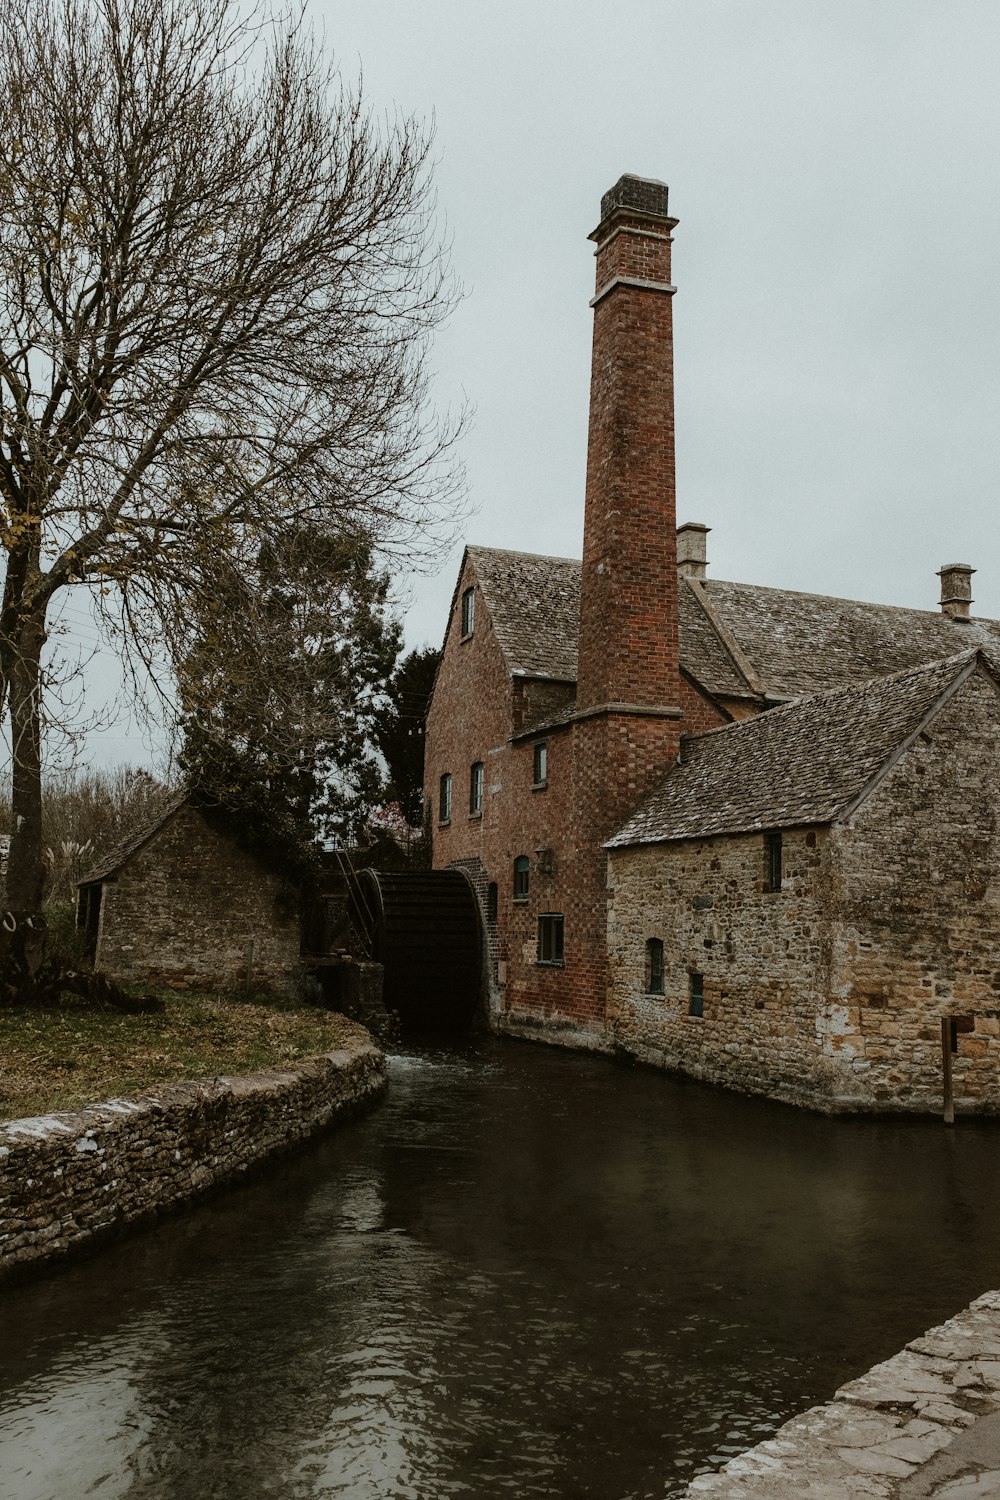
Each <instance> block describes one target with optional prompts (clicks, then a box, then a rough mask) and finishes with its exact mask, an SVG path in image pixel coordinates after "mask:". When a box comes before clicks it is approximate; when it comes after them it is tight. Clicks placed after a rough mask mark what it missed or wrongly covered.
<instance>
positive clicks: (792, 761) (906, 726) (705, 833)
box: [606, 649, 988, 848]
mask: <svg viewBox="0 0 1000 1500" xmlns="http://www.w3.org/2000/svg"><path fill="white" fill-rule="evenodd" d="M982 660H984V657H983V653H982V652H980V651H978V650H975V649H972V650H967V651H962V652H959V653H958V654H957V655H955V656H950V657H948V658H946V659H945V660H943V661H934V662H930V663H925V664H924V665H922V666H920V667H915V668H910V669H909V670H907V671H905V672H895V673H893V674H891V675H890V676H885V677H876V678H873V679H872V680H871V681H869V682H865V683H862V684H861V685H860V686H854V687H849V688H838V689H835V690H834V691H832V692H828V693H821V694H817V695H814V696H813V697H810V698H804V699H803V700H802V701H801V702H799V703H789V704H785V705H784V706H782V707H779V708H773V709H770V710H769V711H768V712H766V713H762V714H758V715H756V716H755V717H754V718H751V719H745V720H743V721H741V722H739V723H734V724H726V725H723V726H722V727H721V728H719V729H711V730H709V731H708V732H707V733H706V734H700V735H692V736H690V737H689V738H687V739H685V741H684V759H683V761H682V762H681V763H680V764H679V765H675V766H674V767H672V768H671V770H670V772H669V774H668V775H667V777H666V778H665V780H664V781H663V782H662V783H661V785H660V786H659V787H657V788H656V790H655V791H653V792H652V793H650V795H649V796H648V797H647V798H646V799H645V800H644V801H643V802H642V803H640V805H639V807H638V808H637V809H636V811H635V812H634V813H633V814H632V816H631V817H630V818H629V819H628V821H627V822H626V823H625V825H624V826H623V827H622V828H621V829H620V830H619V831H618V833H616V834H615V835H614V837H613V838H611V839H609V840H608V843H607V846H606V847H608V848H622V847H623V846H625V845H629V844H655V843H664V842H668V841H670V840H673V839H687V838H705V837H709V836H711V835H713V834H720V833H747V832H752V831H755V830H759V829H765V828H785V827H792V826H795V825H796V824H802V823H831V822H834V821H836V819H837V818H838V816H840V815H841V814H842V813H843V812H844V811H845V810H846V809H847V808H849V807H850V806H851V804H852V803H853V802H854V801H855V799H856V798H859V797H860V796H861V795H862V794H863V793H864V792H865V790H866V788H867V787H868V786H869V784H870V783H871V782H872V779H873V778H874V777H875V776H876V775H877V774H878V772H879V771H880V770H882V768H883V767H884V766H885V765H886V764H887V762H889V761H890V759H891V758H892V757H893V755H894V754H895V752H896V751H897V750H898V749H899V748H900V746H901V745H902V744H903V743H904V742H905V741H906V739H907V738H908V737H909V736H911V735H913V734H914V733H915V732H916V731H917V729H918V728H919V727H920V725H921V724H922V722H923V721H924V719H925V718H926V717H927V715H928V714H929V713H930V712H931V711H932V709H934V707H935V706H936V705H937V704H938V703H939V701H940V700H941V698H942V696H943V695H944V694H945V693H946V692H947V690H948V689H949V688H951V687H952V686H956V685H957V684H958V683H959V681H960V680H962V679H963V678H964V677H965V676H967V675H968V674H969V672H971V671H972V670H973V669H974V668H975V666H976V663H977V662H979V661H982ZM987 664H988V663H987Z"/></svg>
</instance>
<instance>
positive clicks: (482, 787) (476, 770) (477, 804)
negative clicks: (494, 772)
mask: <svg viewBox="0 0 1000 1500" xmlns="http://www.w3.org/2000/svg"><path fill="white" fill-rule="evenodd" d="M485 796H486V765H485V763H484V762H483V761H481V760H474V761H473V762H472V765H471V766H470V767H469V817H470V818H481V817H482V815H483V801H484V799H485Z"/></svg>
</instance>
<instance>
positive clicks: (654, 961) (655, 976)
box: [646, 938, 663, 995]
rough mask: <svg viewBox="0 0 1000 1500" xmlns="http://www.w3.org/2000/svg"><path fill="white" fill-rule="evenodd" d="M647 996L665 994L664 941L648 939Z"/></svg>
mask: <svg viewBox="0 0 1000 1500" xmlns="http://www.w3.org/2000/svg"><path fill="white" fill-rule="evenodd" d="M646 994H647V995H662V994H663V941H662V939H661V938H647V939H646Z"/></svg>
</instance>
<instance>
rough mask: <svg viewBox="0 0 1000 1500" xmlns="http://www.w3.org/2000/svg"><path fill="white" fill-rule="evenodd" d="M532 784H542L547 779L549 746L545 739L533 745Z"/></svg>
mask: <svg viewBox="0 0 1000 1500" xmlns="http://www.w3.org/2000/svg"><path fill="white" fill-rule="evenodd" d="M533 776H534V785H535V786H544V785H545V783H546V782H547V781H548V779H549V747H548V744H547V742H546V741H545V740H539V742H538V744H537V745H536V746H535V762H534V772H533Z"/></svg>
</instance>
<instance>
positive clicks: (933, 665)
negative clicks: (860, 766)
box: [683, 646, 996, 745]
mask: <svg viewBox="0 0 1000 1500" xmlns="http://www.w3.org/2000/svg"><path fill="white" fill-rule="evenodd" d="M974 656H981V657H983V658H984V659H985V660H986V661H987V662H988V663H989V662H990V657H989V653H988V652H987V651H986V649H985V647H983V646H966V647H965V648H964V650H962V651H956V652H953V653H952V654H951V655H950V656H936V657H933V658H932V659H931V660H930V661H922V662H918V663H917V665H916V666H913V667H900V669H899V670H898V671H897V672H884V673H878V674H877V675H876V676H874V677H865V678H863V679H862V681H860V682H849V683H847V685H846V686H844V685H842V686H840V687H834V688H823V689H822V690H821V691H820V692H818V693H802V694H800V695H799V697H798V698H792V699H790V700H789V701H788V702H787V703H778V704H776V705H775V707H774V708H769V709H767V710H766V713H765V714H752V715H751V716H750V718H748V719H732V720H731V721H730V722H729V723H728V724H716V725H714V726H713V728H711V729H702V730H699V732H698V733H697V734H686V735H684V736H683V739H684V743H685V745H691V744H693V743H694V742H695V741H698V740H706V739H709V738H710V737H712V736H713V735H719V734H725V733H726V731H727V730H732V729H747V728H749V726H750V725H751V724H756V723H758V722H760V721H761V720H762V719H764V718H765V717H766V718H767V719H768V721H769V722H771V723H773V722H774V720H775V719H778V718H781V717H782V716H783V715H787V714H789V713H794V712H795V710H796V709H799V708H801V707H802V706H803V705H804V704H808V703H821V702H822V701H823V700H824V699H829V698H838V697H849V696H852V695H854V694H860V693H864V692H867V691H868V689H869V688H872V687H874V686H876V684H877V685H878V686H880V687H888V686H889V685H891V684H893V683H897V682H901V681H902V680H903V679H904V678H906V677H919V676H921V675H922V674H923V673H925V672H930V671H932V670H937V669H940V668H941V667H943V666H946V665H948V664H953V665H954V667H955V671H956V674H957V673H958V671H959V670H960V669H961V667H962V666H965V665H966V664H967V662H969V661H970V660H971V659H972V657H974ZM994 671H996V669H995V668H994Z"/></svg>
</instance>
